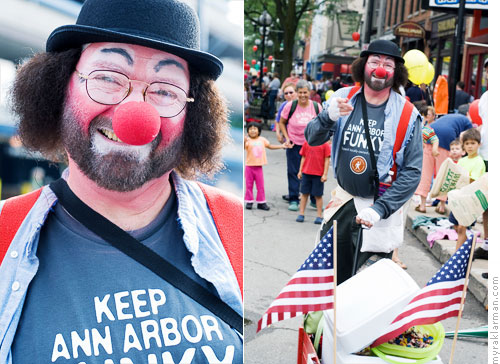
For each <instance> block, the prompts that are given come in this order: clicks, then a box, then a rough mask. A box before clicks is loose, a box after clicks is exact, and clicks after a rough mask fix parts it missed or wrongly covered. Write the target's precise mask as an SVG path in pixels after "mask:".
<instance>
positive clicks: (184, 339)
mask: <svg viewBox="0 0 500 364" xmlns="http://www.w3.org/2000/svg"><path fill="white" fill-rule="evenodd" d="M130 233H131V235H133V236H134V237H135V238H136V239H138V240H139V241H141V242H142V243H143V244H145V245H146V246H148V247H149V248H151V249H152V250H154V251H155V252H156V253H158V254H159V255H161V256H162V257H163V258H165V259H166V260H168V261H169V262H170V263H172V264H174V265H176V266H177V268H179V269H180V270H182V271H183V272H184V273H186V274H187V275H189V276H190V277H191V278H193V279H195V280H196V281H198V283H200V284H202V285H203V286H205V287H206V288H207V289H209V290H210V291H212V292H214V293H215V294H216V290H215V287H214V286H213V285H212V284H211V283H209V282H207V281H206V280H204V279H203V278H201V277H200V276H198V275H197V274H196V273H195V271H194V269H193V267H192V265H191V263H190V259H191V256H192V254H191V253H190V252H189V251H188V250H187V249H186V247H185V245H184V242H183V240H182V237H183V231H182V229H181V228H180V227H179V225H178V223H177V200H176V197H175V194H172V195H171V197H170V198H169V200H168V202H167V204H166V205H165V207H164V209H163V210H162V212H161V213H160V215H159V216H158V217H157V218H156V219H155V220H154V221H153V222H152V223H151V224H149V225H148V226H146V227H145V228H142V229H139V230H135V231H132V232H130ZM37 256H38V258H39V260H40V265H39V269H38V272H37V274H36V276H35V277H34V279H33V280H32V282H31V283H30V286H29V288H28V293H27V297H26V301H25V304H24V307H23V311H22V314H21V319H20V322H19V326H18V328H17V331H16V336H15V339H14V343H13V346H12V357H13V363H14V364H22V363H30V364H33V363H85V364H90V363H94V364H97V363H99V364H113V363H114V364H118V363H120V364H122V363H159V364H160V363H181V362H182V363H219V362H224V363H226V362H227V363H242V362H243V354H242V340H241V339H240V337H239V336H238V334H237V333H236V332H235V331H234V330H233V329H231V328H230V327H229V326H228V325H227V324H226V323H225V322H224V321H222V320H220V319H219V318H218V317H215V315H214V314H213V313H211V312H210V311H208V310H207V309H206V308H205V307H203V306H201V305H200V304H198V303H197V302H196V301H194V300H192V299H191V298H189V297H188V296H186V295H185V294H184V293H182V292H179V291H178V290H177V289H176V288H174V287H173V286H172V285H170V283H168V282H166V281H164V280H163V279H162V278H160V277H158V276H157V275H156V274H154V273H152V272H151V271H149V270H148V269H147V268H146V267H144V266H143V265H141V264H140V263H137V262H136V261H135V260H133V259H131V258H129V257H128V256H126V255H124V254H123V253H122V252H120V251H118V250H117V249H115V248H113V247H112V246H111V245H109V244H108V243H107V242H105V241H104V240H102V239H101V238H99V237H98V236H96V235H95V234H93V233H92V232H90V231H89V230H87V229H86V228H85V227H83V226H82V225H81V224H80V223H79V222H77V221H75V220H74V219H73V218H72V217H71V216H70V215H68V214H67V212H66V211H65V210H64V208H63V207H62V206H60V204H57V205H56V206H55V209H54V212H53V213H51V214H50V215H49V216H48V219H47V222H46V224H45V225H44V226H43V228H42V231H41V234H40V242H39V246H38V250H37Z"/></svg>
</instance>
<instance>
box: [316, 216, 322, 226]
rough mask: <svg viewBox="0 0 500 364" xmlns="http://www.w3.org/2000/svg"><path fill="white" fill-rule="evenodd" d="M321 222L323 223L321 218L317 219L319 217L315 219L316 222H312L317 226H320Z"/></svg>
mask: <svg viewBox="0 0 500 364" xmlns="http://www.w3.org/2000/svg"><path fill="white" fill-rule="evenodd" d="M322 222H323V218H322V217H319V216H318V217H317V218H316V220H314V223H315V224H317V225H321V223H322Z"/></svg>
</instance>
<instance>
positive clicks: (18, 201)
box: [0, 188, 42, 264]
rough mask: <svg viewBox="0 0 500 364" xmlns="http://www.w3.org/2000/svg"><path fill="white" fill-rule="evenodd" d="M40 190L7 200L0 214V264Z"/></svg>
mask: <svg viewBox="0 0 500 364" xmlns="http://www.w3.org/2000/svg"><path fill="white" fill-rule="evenodd" d="M41 192H42V189H41V188H39V189H38V190H35V191H32V192H30V193H27V194H25V195H20V196H16V197H12V198H9V199H8V200H6V201H5V203H4V206H3V209H2V211H1V213H0V264H1V263H2V261H3V258H4V257H5V253H7V250H8V249H9V246H10V243H11V242H12V240H13V239H14V236H15V235H16V233H17V230H19V227H20V226H21V224H22V222H23V221H24V218H25V217H26V215H28V213H29V212H30V210H31V208H32V207H33V205H34V204H35V202H36V200H37V199H38V196H40V193H41Z"/></svg>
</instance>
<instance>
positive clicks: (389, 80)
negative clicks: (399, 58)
mask: <svg viewBox="0 0 500 364" xmlns="http://www.w3.org/2000/svg"><path fill="white" fill-rule="evenodd" d="M364 81H365V83H366V85H368V87H370V88H371V89H372V90H374V91H382V90H383V89H385V88H387V87H392V85H394V74H392V75H391V76H390V77H389V75H386V76H385V78H377V77H375V71H372V72H367V71H365V79H364Z"/></svg>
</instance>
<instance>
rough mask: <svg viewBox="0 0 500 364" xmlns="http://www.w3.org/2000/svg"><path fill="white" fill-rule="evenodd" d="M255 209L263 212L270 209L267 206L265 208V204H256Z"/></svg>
mask: <svg viewBox="0 0 500 364" xmlns="http://www.w3.org/2000/svg"><path fill="white" fill-rule="evenodd" d="M257 208H258V209H259V210H265V211H269V210H270V209H271V208H270V207H269V206H267V203H265V202H264V203H258V204H257Z"/></svg>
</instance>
